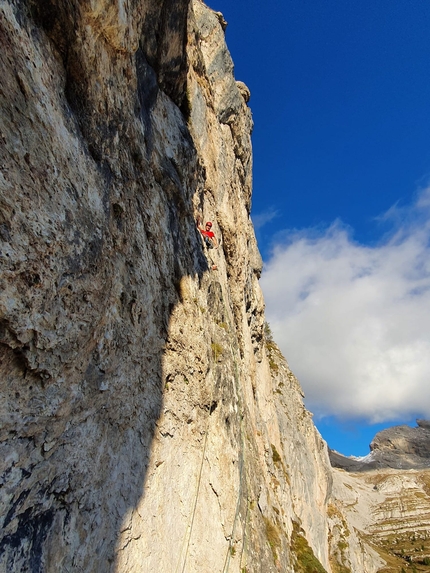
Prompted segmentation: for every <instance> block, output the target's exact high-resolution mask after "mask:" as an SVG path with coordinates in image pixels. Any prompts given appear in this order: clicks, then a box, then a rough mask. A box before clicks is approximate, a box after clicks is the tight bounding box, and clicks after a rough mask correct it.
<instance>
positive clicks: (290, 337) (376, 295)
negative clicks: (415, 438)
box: [261, 189, 430, 423]
mask: <svg viewBox="0 0 430 573" xmlns="http://www.w3.org/2000/svg"><path fill="white" fill-rule="evenodd" d="M429 214H430V191H429V190H428V189H427V190H425V191H423V192H421V194H420V196H419V198H418V199H417V201H416V202H415V203H414V204H413V205H411V206H410V207H409V208H403V209H400V208H397V207H393V208H392V209H390V211H389V212H388V213H386V214H385V215H384V219H385V220H386V222H387V223H391V224H392V229H391V232H389V233H387V234H386V235H385V237H384V238H383V239H382V240H381V241H380V242H379V243H378V244H376V245H373V246H367V245H363V244H359V243H356V242H354V240H353V238H352V237H351V232H350V230H349V229H348V228H345V227H344V226H343V225H342V223H341V222H340V221H337V222H335V223H333V224H332V225H331V226H330V227H328V228H326V229H324V230H321V229H307V230H303V231H297V232H294V231H290V232H288V231H285V232H284V233H282V232H281V233H279V234H278V236H277V237H276V238H275V244H274V247H273V251H272V253H271V255H270V256H269V258H268V260H267V261H266V266H265V271H264V274H263V277H262V281H261V284H262V288H263V292H264V294H265V300H266V305H267V318H268V321H269V323H270V325H271V328H272V331H273V333H274V337H275V340H276V341H277V342H278V344H279V345H280V347H281V349H282V351H283V353H284V354H285V356H286V357H287V358H288V361H289V363H290V366H291V368H292V369H293V371H294V372H295V374H296V375H297V377H298V378H299V380H300V381H301V383H302V385H303V387H304V388H305V390H306V398H307V405H308V407H309V408H310V409H311V411H312V412H314V414H315V415H316V416H317V417H318V416H324V415H334V414H335V415H337V416H339V417H344V418H345V417H361V418H365V419H368V420H369V421H370V422H372V423H376V422H384V421H386V420H388V421H389V420H393V419H397V418H399V417H402V416H404V417H407V418H409V417H410V416H411V415H419V416H421V417H427V418H430V218H429Z"/></svg>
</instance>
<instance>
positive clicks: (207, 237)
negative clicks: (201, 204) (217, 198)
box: [197, 218, 218, 271]
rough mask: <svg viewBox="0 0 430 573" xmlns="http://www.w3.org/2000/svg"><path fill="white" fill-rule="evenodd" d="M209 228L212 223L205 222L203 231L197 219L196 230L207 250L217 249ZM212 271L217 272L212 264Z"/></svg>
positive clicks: (215, 240) (213, 235)
mask: <svg viewBox="0 0 430 573" xmlns="http://www.w3.org/2000/svg"><path fill="white" fill-rule="evenodd" d="M211 228H212V223H211V222H210V221H207V223H206V225H205V228H204V229H203V228H202V227H200V218H198V219H197V229H198V230H199V231H200V233H201V234H202V237H203V240H204V242H205V245H206V246H207V248H208V249H213V248H217V247H218V241H217V238H216V237H215V234H214V233H213V231H211ZM212 270H214V271H216V270H217V267H216V265H214V264H213V265H212Z"/></svg>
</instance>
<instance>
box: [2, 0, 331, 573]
mask: <svg viewBox="0 0 430 573" xmlns="http://www.w3.org/2000/svg"><path fill="white" fill-rule="evenodd" d="M224 27H225V22H224V20H223V18H222V16H221V15H220V14H218V13H216V12H213V11H212V10H210V9H209V8H207V7H206V6H205V5H204V4H202V3H201V2H200V1H199V0H194V1H193V2H189V1H188V0H162V1H161V0H160V1H155V0H139V1H138V0H128V1H125V0H86V1H79V0H70V1H69V2H67V3H64V2H59V1H56V0H48V1H47V0H3V1H1V2H0V38H1V46H2V50H1V52H0V73H1V78H2V80H1V84H0V105H1V115H0V138H1V146H0V192H1V195H0V265H1V275H0V281H1V288H0V359H1V362H0V392H1V400H0V409H1V429H0V440H1V441H0V450H1V453H0V475H1V478H0V479H1V482H0V483H1V489H0V504H1V512H0V524H1V538H0V571H2V572H3V571H4V572H8V573H15V572H17V573H18V572H29V573H30V572H31V573H39V572H49V573H54V572H57V571H69V572H71V571H79V572H85V573H87V572H88V573H89V572H96V571H97V572H101V571H103V572H106V573H108V572H114V571H115V572H120V573H129V572H130V573H138V572H148V573H149V572H151V573H152V572H154V571H157V572H163V573H170V572H172V573H173V572H179V571H181V572H183V571H187V572H190V573H191V572H194V571H195V572H199V573H202V572H208V573H209V572H210V573H213V572H215V571H219V572H221V571H222V572H227V571H230V572H236V573H239V572H241V573H243V572H244V571H246V572H247V573H251V572H257V571H258V572H260V571H264V572H265V573H270V572H271V571H273V572H274V571H284V572H292V571H302V570H304V569H302V568H303V565H302V563H303V562H304V561H305V560H308V561H307V562H309V560H310V562H311V563H314V565H313V566H314V567H315V568H316V569H315V570H318V571H320V570H321V571H322V570H323V569H322V566H321V564H320V563H322V564H323V565H324V567H325V569H326V570H327V571H330V565H329V557H328V556H329V547H328V522H327V515H326V507H327V499H328V496H329V493H330V488H331V479H332V478H331V473H330V468H329V463H328V457H327V451H326V447H325V444H324V443H323V442H322V440H321V438H320V436H319V434H318V433H317V431H316V430H315V428H314V426H313V423H312V420H311V416H310V414H309V413H308V412H307V411H306V410H305V408H304V407H303V403H302V396H301V390H300V387H299V385H298V383H297V381H296V379H295V378H294V376H293V375H292V374H291V372H290V371H289V369H288V365H287V364H286V362H285V360H284V359H283V358H282V356H281V355H280V353H279V350H278V349H277V347H276V345H275V344H274V342H273V341H271V340H270V337H268V336H267V335H266V334H265V332H264V302H263V298H262V295H261V291H260V288H259V285H258V278H259V275H260V272H261V259H260V255H259V252H258V248H257V245H256V241H255V236H254V232H253V228H252V224H251V221H250V218H249V212H250V201H251V179H252V155H251V144H250V135H251V130H252V118H251V112H250V109H249V107H248V105H247V102H248V99H249V92H248V90H247V88H246V86H245V85H244V84H242V83H240V82H237V83H236V81H235V79H234V75H233V64H232V62H231V58H230V55H229V53H228V50H227V48H226V46H225V42H224ZM197 216H201V217H202V218H203V220H211V221H213V230H214V232H215V234H216V236H217V238H218V241H219V243H220V246H219V248H218V249H212V250H207V249H206V248H205V247H204V244H203V242H202V240H201V236H200V234H199V232H198V231H197V230H196V226H195V219H196V217H197ZM212 265H216V267H217V270H211V267H212ZM319 568H320V569H319Z"/></svg>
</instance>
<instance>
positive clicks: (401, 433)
mask: <svg viewBox="0 0 430 573" xmlns="http://www.w3.org/2000/svg"><path fill="white" fill-rule="evenodd" d="M330 461H331V463H332V465H333V466H334V467H338V468H343V469H345V470H347V471H353V472H356V471H367V470H372V469H376V468H398V469H423V468H428V467H430V422H429V421H426V420H417V426H416V427H415V428H411V427H410V426H406V425H403V426H393V427H392V428H387V429H385V430H382V431H381V432H378V433H377V434H376V436H375V437H374V438H373V440H372V442H371V444H370V454H369V455H368V456H366V457H364V458H354V457H346V456H343V455H342V454H339V453H338V452H335V451H333V450H332V451H330Z"/></svg>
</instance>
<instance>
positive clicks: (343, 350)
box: [209, 0, 430, 455]
mask: <svg viewBox="0 0 430 573" xmlns="http://www.w3.org/2000/svg"><path fill="white" fill-rule="evenodd" d="M209 4H210V5H211V7H212V8H214V9H215V10H219V11H221V12H222V13H223V14H224V17H225V18H226V20H227V22H228V27H227V30H226V38H227V44H228V46H229V49H230V51H231V53H232V57H233V61H234V64H235V75H236V78H237V79H239V80H242V81H244V82H245V83H246V84H247V85H248V86H249V88H250V91H251V99H250V102H249V105H250V107H251V110H252V113H253V118H254V125H255V127H254V132H253V136H252V138H253V150H254V191H253V206H252V214H251V216H252V220H253V222H254V226H255V229H256V234H257V239H258V243H259V247H260V250H261V253H262V256H263V260H264V270H263V275H262V280H261V284H262V287H263V292H264V296H265V300H266V305H267V317H268V321H269V323H270V325H271V327H272V330H273V332H274V335H275V340H276V341H277V342H278V343H279V345H280V346H281V349H282V351H283V353H284V354H285V356H286V358H287V360H288V362H289V363H290V366H291V368H292V369H293V371H294V373H295V374H296V375H297V377H298V378H299V380H300V382H301V384H302V387H303V389H304V392H305V395H306V399H305V401H306V406H307V407H308V409H310V410H311V411H312V412H313V413H314V416H315V417H314V419H315V422H316V424H317V427H318V428H319V429H320V431H321V433H322V435H323V437H324V438H325V439H326V440H327V442H328V443H329V445H330V446H331V447H334V448H335V449H338V450H339V451H341V452H343V453H346V454H350V453H355V454H357V455H363V454H365V453H367V452H368V445H369V443H370V441H371V439H372V437H373V436H374V434H375V432H376V431H378V430H379V429H382V428H383V427H387V426H389V425H393V423H396V424H397V423H407V424H410V425H414V423H415V419H416V417H427V418H430V383H429V382H430V358H429V357H430V278H429V274H430V268H429V267H430V262H429V260H430V257H429V254H430V251H429V240H430V237H429V221H430V217H429V215H430V206H429V204H430V192H429V190H428V187H429V182H430V114H429V105H430V104H429V102H430V79H429V78H430V42H429V40H428V37H429V34H428V31H429V30H430V2H428V0H348V2H345V1H344V0H324V1H322V0H306V1H303V0H267V2H265V3H264V5H262V4H261V2H257V0H235V2H232V1H231V0H212V2H210V3H209Z"/></svg>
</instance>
